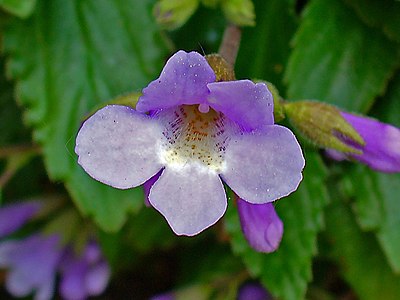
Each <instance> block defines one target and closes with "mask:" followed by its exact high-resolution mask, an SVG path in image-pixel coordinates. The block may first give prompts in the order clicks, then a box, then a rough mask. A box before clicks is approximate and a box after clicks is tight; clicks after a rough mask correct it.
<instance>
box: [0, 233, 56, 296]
mask: <svg viewBox="0 0 400 300" xmlns="http://www.w3.org/2000/svg"><path fill="white" fill-rule="evenodd" d="M61 256H62V249H61V248H60V246H59V237H58V236H57V235H52V236H43V235H40V234H35V235H32V236H30V237H28V238H26V239H24V240H19V241H17V240H8V241H4V242H1V243H0V268H7V269H8V274H7V277H6V288H7V290H8V291H9V292H10V294H12V295H13V296H15V297H25V296H28V295H29V294H31V293H34V294H35V295H34V299H35V300H46V299H51V298H52V297H53V293H54V282H55V278H56V272H57V266H58V263H59V261H60V258H61Z"/></svg>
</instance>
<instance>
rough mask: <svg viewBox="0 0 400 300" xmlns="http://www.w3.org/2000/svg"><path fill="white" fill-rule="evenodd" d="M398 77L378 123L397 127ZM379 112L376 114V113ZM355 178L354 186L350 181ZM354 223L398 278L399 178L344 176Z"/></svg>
mask: <svg viewBox="0 0 400 300" xmlns="http://www.w3.org/2000/svg"><path fill="white" fill-rule="evenodd" d="M399 97H400V73H398V74H397V76H396V77H395V79H394V80H393V82H392V84H391V87H390V88H389V93H388V94H387V96H386V97H384V98H383V99H382V102H381V103H380V104H381V105H380V106H381V108H379V109H378V112H377V113H376V114H375V115H376V116H377V117H379V119H381V120H382V121H390V122H391V123H393V124H395V125H397V126H400V106H399ZM379 110H380V111H379ZM353 178H357V182H354V180H353V181H352V179H353ZM347 181H348V183H349V186H350V187H351V190H350V192H351V194H350V195H351V196H352V197H353V198H354V199H355V203H356V204H355V212H356V215H357V220H358V222H359V223H360V225H361V227H362V228H363V229H364V230H368V231H371V230H372V231H373V232H375V233H376V235H377V238H378V241H379V243H380V245H381V246H382V249H383V252H384V253H385V255H386V257H387V259H388V262H389V265H390V266H391V267H392V269H393V270H394V271H395V272H396V273H398V274H400V255H399V253H400V232H399V228H400V201H399V194H400V174H384V173H378V172H373V171H371V170H369V169H367V168H366V167H365V166H360V165H358V166H356V167H354V168H353V169H352V170H351V171H350V172H349V174H348V178H347Z"/></svg>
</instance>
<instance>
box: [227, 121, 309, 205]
mask: <svg viewBox="0 0 400 300" xmlns="http://www.w3.org/2000/svg"><path fill="white" fill-rule="evenodd" d="M225 161H226V169H225V170H224V171H223V173H222V174H221V176H222V179H223V180H224V181H225V182H226V183H227V184H228V185H229V186H230V187H231V188H232V190H233V191H234V192H235V193H236V194H237V195H238V196H239V197H240V198H242V199H246V201H248V202H250V203H255V204H257V203H266V202H271V201H274V200H276V199H279V198H282V197H284V196H287V195H289V194H290V193H291V192H293V191H295V190H296V189H297V187H298V185H299V183H300V181H301V179H302V174H301V171H302V170H303V167H304V158H303V154H302V152H301V148H300V146H299V144H298V142H297V140H296V138H295V136H294V135H293V133H292V132H291V131H290V130H289V129H287V128H286V127H283V126H278V125H273V126H269V128H267V129H266V130H265V131H263V132H262V133H259V132H256V133H250V134H243V135H241V136H237V137H235V138H233V139H232V140H231V141H230V143H229V144H228V146H227V147H226V152H225Z"/></svg>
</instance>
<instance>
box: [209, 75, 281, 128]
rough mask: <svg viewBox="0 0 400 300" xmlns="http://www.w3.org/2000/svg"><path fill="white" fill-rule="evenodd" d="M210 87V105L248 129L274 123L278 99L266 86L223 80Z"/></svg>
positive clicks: (244, 81) (246, 81)
mask: <svg viewBox="0 0 400 300" xmlns="http://www.w3.org/2000/svg"><path fill="white" fill-rule="evenodd" d="M208 88H209V89H210V96H209V98H208V104H209V105H210V106H211V107H212V108H214V109H215V110H217V111H220V112H222V113H223V114H225V115H226V116H228V118H229V119H231V120H233V121H235V122H236V123H237V124H239V125H241V126H242V127H243V128H244V129H245V130H247V131H251V130H254V129H259V128H263V127H264V126H266V125H273V124H274V100H273V98H272V94H271V93H270V91H269V90H268V88H267V86H266V85H265V84H264V83H257V84H255V83H254V82H252V81H250V80H237V81H221V82H214V83H210V84H208Z"/></svg>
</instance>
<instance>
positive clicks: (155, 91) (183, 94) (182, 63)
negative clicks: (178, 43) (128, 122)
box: [136, 51, 215, 112]
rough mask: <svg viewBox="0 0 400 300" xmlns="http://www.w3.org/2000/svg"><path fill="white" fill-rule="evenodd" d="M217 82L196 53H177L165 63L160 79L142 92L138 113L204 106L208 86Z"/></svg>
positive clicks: (211, 71)
mask: <svg viewBox="0 0 400 300" xmlns="http://www.w3.org/2000/svg"><path fill="white" fill-rule="evenodd" d="M214 81H215V74H214V71H213V70H212V69H211V67H210V65H209V64H208V63H207V60H206V59H205V58H204V57H203V56H201V55H200V54H199V53H197V52H190V53H187V52H185V51H178V52H177V53H176V54H174V55H173V56H172V57H171V58H170V59H169V60H168V61H167V63H166V65H165V67H164V69H163V70H162V72H161V75H160V77H159V78H158V79H156V80H154V81H152V82H151V83H150V84H149V85H148V86H147V87H146V88H144V89H143V96H141V97H140V98H139V102H138V103H137V105H136V109H137V111H140V112H148V111H150V110H158V109H164V108H170V107H173V106H177V105H181V104H200V103H204V102H205V101H206V99H207V95H208V93H209V91H208V88H207V84H208V83H210V82H214Z"/></svg>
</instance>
